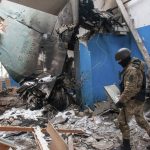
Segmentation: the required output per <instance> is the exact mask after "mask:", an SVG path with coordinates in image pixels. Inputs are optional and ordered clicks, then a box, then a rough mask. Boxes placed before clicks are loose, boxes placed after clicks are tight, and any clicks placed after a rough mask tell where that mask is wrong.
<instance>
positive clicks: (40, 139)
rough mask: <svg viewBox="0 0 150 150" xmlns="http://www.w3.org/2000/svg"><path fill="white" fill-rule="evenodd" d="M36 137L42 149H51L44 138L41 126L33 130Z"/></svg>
mask: <svg viewBox="0 0 150 150" xmlns="http://www.w3.org/2000/svg"><path fill="white" fill-rule="evenodd" d="M32 133H33V135H34V138H35V141H36V143H37V145H38V147H39V149H40V150H49V147H48V143H47V142H46V140H45V139H44V134H43V133H42V132H41V129H40V127H37V128H34V132H32Z"/></svg>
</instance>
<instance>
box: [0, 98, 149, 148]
mask: <svg viewBox="0 0 150 150" xmlns="http://www.w3.org/2000/svg"><path fill="white" fill-rule="evenodd" d="M15 101H16V99H15ZM17 104H18V102H17ZM14 105H15V106H16V103H14ZM102 105H103V107H101V106H102ZM97 106H99V107H97V108H96V110H95V111H94V112H93V111H91V110H90V109H87V110H85V111H84V112H80V111H79V107H78V106H75V105H72V106H70V107H69V108H68V109H67V110H66V111H64V112H57V111H56V110H55V109H54V108H52V107H51V106H47V108H48V109H47V111H45V110H44V109H41V110H36V111H31V110H29V109H26V108H25V106H21V105H20V106H18V108H17V107H16V108H15V107H13V105H9V107H7V109H8V110H6V111H5V112H4V107H3V109H0V110H3V111H1V115H0V125H2V126H8V125H9V126H22V127H23V126H26V127H37V126H40V127H41V128H44V127H46V125H47V123H48V120H49V121H50V122H51V123H53V125H54V126H55V128H61V129H80V130H83V131H84V134H82V135H81V134H80V135H79V134H74V135H73V140H74V147H75V150H118V148H117V147H118V146H119V145H120V144H121V140H122V137H121V133H120V130H119V129H118V128H117V127H116V125H115V123H114V119H116V117H117V113H116V112H114V111H113V112H107V113H105V114H103V115H102V112H103V111H104V110H103V109H107V107H108V105H107V104H104V103H99V104H98V105H97ZM96 114H101V115H96ZM130 127H131V142H132V149H133V150H146V146H147V145H148V143H150V138H149V137H148V135H147V134H146V133H145V131H144V130H142V129H141V128H140V127H138V126H137V124H136V122H135V120H134V119H133V120H131V122H130ZM0 137H3V138H4V139H7V140H10V141H11V142H13V143H14V144H15V145H16V146H17V148H18V149H17V150H37V149H38V148H37V145H36V142H35V140H34V137H33V135H32V133H24V132H13V133H12V132H7V133H6V132H0ZM62 137H63V138H64V139H65V141H67V138H68V135H65V134H62ZM45 139H46V141H47V142H50V140H51V139H50V137H49V136H48V135H45Z"/></svg>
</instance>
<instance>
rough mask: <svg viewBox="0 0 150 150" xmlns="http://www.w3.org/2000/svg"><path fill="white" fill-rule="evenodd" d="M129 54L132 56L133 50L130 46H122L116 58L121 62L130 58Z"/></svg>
mask: <svg viewBox="0 0 150 150" xmlns="http://www.w3.org/2000/svg"><path fill="white" fill-rule="evenodd" d="M129 56H131V51H130V50H129V49H128V48H121V49H119V50H118V52H117V53H116V55H115V59H116V61H119V62H120V61H122V60H124V59H126V58H128V57H129Z"/></svg>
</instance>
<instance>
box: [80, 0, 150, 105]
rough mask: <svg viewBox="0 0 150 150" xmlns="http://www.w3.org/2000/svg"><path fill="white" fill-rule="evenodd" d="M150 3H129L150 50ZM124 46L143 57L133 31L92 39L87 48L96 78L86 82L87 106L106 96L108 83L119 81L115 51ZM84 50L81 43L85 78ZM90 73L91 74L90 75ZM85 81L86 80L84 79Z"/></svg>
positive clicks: (146, 0)
mask: <svg viewBox="0 0 150 150" xmlns="http://www.w3.org/2000/svg"><path fill="white" fill-rule="evenodd" d="M94 2H95V6H96V7H97V8H99V9H100V10H107V9H109V8H114V7H116V3H115V0H113V1H111V3H110V0H105V1H103V0H101V1H99V0H95V1H94ZM149 5H150V1H149V0H142V1H141V0H131V1H130V2H128V3H127V4H126V5H125V6H126V8H127V10H128V12H129V14H130V16H131V19H133V21H134V23H135V27H136V29H137V30H138V32H139V34H140V36H141V37H142V40H143V42H144V44H145V46H146V48H147V49H148V51H149V53H150V42H149V39H150V20H149V19H148V18H149V14H150V9H149ZM80 45H82V43H80ZM121 47H128V48H130V49H131V50H132V54H133V55H135V56H137V57H140V58H142V56H141V54H140V52H139V50H138V48H137V46H136V43H135V41H134V39H133V37H132V35H131V34H128V35H124V36H118V35H112V34H107V35H104V34H99V35H96V36H94V37H92V38H91V39H90V40H89V41H88V47H87V50H88V51H90V52H89V54H90V61H91V66H88V68H87V70H91V76H92V77H89V78H88V79H87V80H88V82H90V85H88V86H87V85H86V84H82V85H83V87H82V98H83V101H85V102H86V104H87V105H92V104H93V103H94V102H96V101H101V100H105V99H106V94H105V91H104V88H103V87H104V85H109V84H113V83H118V81H119V79H118V71H119V70H120V69H121V68H120V67H119V66H118V65H117V64H116V62H115V60H114V54H115V52H116V51H117V50H118V49H119V48H121ZM84 49H85V47H84ZM84 49H83V48H82V47H81V46H80V53H82V54H80V55H82V56H83V57H82V58H80V59H84V60H80V75H81V78H80V79H81V81H82V79H83V78H84V75H85V74H86V72H84V69H83V66H85V64H84V63H85V61H86V59H85V56H86V55H87V54H86V55H85V51H87V50H84ZM83 50H84V52H83ZM86 67H87V66H86ZM86 76H87V77H88V75H86ZM80 79H79V80H80ZM83 82H85V81H84V80H83ZM89 87H90V88H89ZM85 89H86V90H85ZM89 90H90V91H89ZM87 93H88V94H90V96H87ZM91 98H93V99H91ZM89 99H90V100H89Z"/></svg>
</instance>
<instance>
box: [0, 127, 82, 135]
mask: <svg viewBox="0 0 150 150" xmlns="http://www.w3.org/2000/svg"><path fill="white" fill-rule="evenodd" d="M0 131H5V132H6V131H7V132H9V131H11V132H13V131H19V132H34V128H32V127H19V126H18V127H17V126H0ZM57 131H58V132H59V133H65V134H67V133H69V134H83V133H84V131H82V130H71V129H57ZM41 132H47V131H46V129H45V128H43V129H41Z"/></svg>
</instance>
